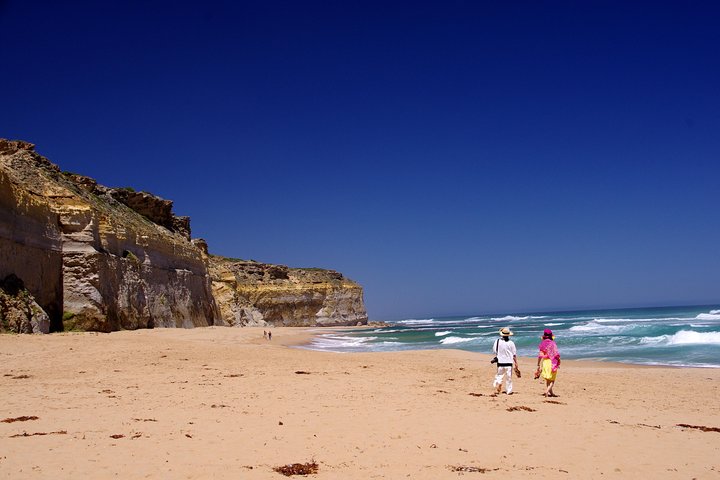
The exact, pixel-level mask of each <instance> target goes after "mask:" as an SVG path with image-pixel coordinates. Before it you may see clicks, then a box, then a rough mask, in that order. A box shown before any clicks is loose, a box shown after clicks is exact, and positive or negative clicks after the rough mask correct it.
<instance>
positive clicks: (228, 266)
mask: <svg viewBox="0 0 720 480" xmlns="http://www.w3.org/2000/svg"><path fill="white" fill-rule="evenodd" d="M210 273H211V275H212V284H213V292H214V294H215V298H216V300H217V302H218V305H219V306H220V313H221V316H222V319H223V321H224V322H225V323H227V324H228V325H233V326H246V325H247V326H333V325H334V326H340V325H357V324H366V323H367V312H366V310H365V305H364V302H363V291H362V287H361V286H360V285H358V284H357V283H355V282H353V281H352V280H349V279H347V278H345V277H343V275H342V274H341V273H338V272H335V271H333V270H322V269H301V268H288V267H286V266H284V265H269V264H265V263H258V262H250V261H241V260H233V259H228V258H224V257H217V256H211V257H210Z"/></svg>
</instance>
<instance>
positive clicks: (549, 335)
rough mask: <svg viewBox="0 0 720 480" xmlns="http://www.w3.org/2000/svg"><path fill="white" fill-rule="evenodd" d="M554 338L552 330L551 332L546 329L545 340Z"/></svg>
mask: <svg viewBox="0 0 720 480" xmlns="http://www.w3.org/2000/svg"><path fill="white" fill-rule="evenodd" d="M552 337H553V333H552V330H550V329H549V328H546V329H545V331H544V332H543V338H552Z"/></svg>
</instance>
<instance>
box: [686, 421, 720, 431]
mask: <svg viewBox="0 0 720 480" xmlns="http://www.w3.org/2000/svg"><path fill="white" fill-rule="evenodd" d="M677 426H678V427H682V428H694V429H696V430H700V431H701V432H718V433H720V428H718V427H706V426H705V425H688V424H687V423H678V424H677Z"/></svg>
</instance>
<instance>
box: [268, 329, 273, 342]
mask: <svg viewBox="0 0 720 480" xmlns="http://www.w3.org/2000/svg"><path fill="white" fill-rule="evenodd" d="M268 340H272V332H271V331H269V330H268Z"/></svg>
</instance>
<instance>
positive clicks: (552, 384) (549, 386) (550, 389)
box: [548, 380, 557, 397]
mask: <svg viewBox="0 0 720 480" xmlns="http://www.w3.org/2000/svg"><path fill="white" fill-rule="evenodd" d="M554 386H555V380H551V381H550V383H549V384H548V393H549V396H550V397H557V395H555V393H553V387H554Z"/></svg>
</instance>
